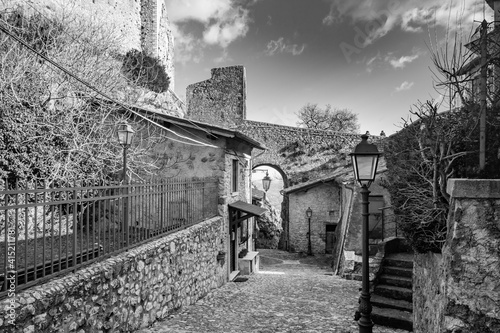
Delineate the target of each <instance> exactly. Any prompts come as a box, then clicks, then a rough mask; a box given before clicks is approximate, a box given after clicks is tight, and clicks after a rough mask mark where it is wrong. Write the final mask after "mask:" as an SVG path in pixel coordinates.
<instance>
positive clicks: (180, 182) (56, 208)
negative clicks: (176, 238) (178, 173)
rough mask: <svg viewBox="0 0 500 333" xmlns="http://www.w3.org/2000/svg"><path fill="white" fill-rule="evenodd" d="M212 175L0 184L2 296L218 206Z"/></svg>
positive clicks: (204, 214)
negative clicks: (117, 181) (128, 182)
mask: <svg viewBox="0 0 500 333" xmlns="http://www.w3.org/2000/svg"><path fill="white" fill-rule="evenodd" d="M217 204H218V182H217V179H214V178H202V179H196V180H193V179H169V180H163V181H158V182H151V183H143V184H131V185H119V184H114V185H113V184H106V185H104V184H92V185H89V184H83V185H81V186H79V187H78V186H74V187H67V188H47V186H44V185H42V186H36V187H29V186H26V184H19V183H17V182H16V183H14V184H12V183H10V184H9V183H8V182H4V186H3V188H0V249H1V250H0V286H1V289H0V298H1V297H3V296H5V295H6V294H8V293H9V292H12V291H13V289H14V288H15V290H20V289H25V288H28V287H29V286H32V285H34V284H38V283H40V282H43V281H46V280H47V279H48V278H52V277H54V276H56V275H59V274H63V273H66V272H68V271H75V270H77V269H78V268H79V267H81V266H82V265H86V264H88V263H90V262H93V261H95V260H98V259H102V258H106V257H109V256H111V255H113V254H117V253H119V252H122V251H124V250H126V249H128V248H130V247H132V246H136V245H138V244H141V243H144V242H146V241H148V240H151V239H153V238H156V237H158V236H160V235H165V234H167V233H171V232H174V231H177V230H180V229H183V228H186V227H188V226H191V225H193V224H196V223H198V222H201V221H203V220H206V219H208V218H211V217H214V216H216V215H217V214H218V210H217Z"/></svg>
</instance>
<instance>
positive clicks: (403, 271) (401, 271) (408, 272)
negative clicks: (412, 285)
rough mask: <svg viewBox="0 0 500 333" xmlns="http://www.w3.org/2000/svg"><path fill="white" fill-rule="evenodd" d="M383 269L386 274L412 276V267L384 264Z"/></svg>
mask: <svg viewBox="0 0 500 333" xmlns="http://www.w3.org/2000/svg"><path fill="white" fill-rule="evenodd" d="M383 270H384V273H385V274H388V275H395V276H403V277H410V278H411V277H412V276H413V269H412V268H403V267H391V266H384V267H383Z"/></svg>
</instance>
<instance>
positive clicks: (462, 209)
mask: <svg viewBox="0 0 500 333" xmlns="http://www.w3.org/2000/svg"><path fill="white" fill-rule="evenodd" d="M448 193H449V194H450V196H451V201H450V214H449V216H448V228H447V229H448V230H447V231H448V235H447V239H446V243H445V245H444V246H443V251H442V253H443V254H442V256H438V255H434V254H425V255H417V256H416V260H415V265H414V281H413V282H414V283H413V287H414V296H413V309H414V310H413V315H414V327H415V332H421V333H424V332H425V333H433V332H439V333H441V332H443V333H451V332H467V333H479V332H481V333H483V332H484V333H487V332H491V333H493V332H495V333H496V332H500V180H498V179H496V180H483V179H474V180H471V179H451V180H449V181H448Z"/></svg>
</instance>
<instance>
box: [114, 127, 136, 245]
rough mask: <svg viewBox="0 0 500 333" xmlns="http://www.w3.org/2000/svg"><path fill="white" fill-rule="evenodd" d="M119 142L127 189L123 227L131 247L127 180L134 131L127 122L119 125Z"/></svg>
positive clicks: (124, 181) (123, 178)
mask: <svg viewBox="0 0 500 333" xmlns="http://www.w3.org/2000/svg"><path fill="white" fill-rule="evenodd" d="M117 136H118V142H119V143H120V145H121V146H122V147H123V177H122V180H123V184H124V185H127V186H126V187H125V196H124V199H123V226H124V229H125V243H126V244H127V247H128V246H129V227H128V192H129V191H128V183H129V182H128V179H127V149H128V147H130V145H131V144H132V137H133V136H134V130H133V129H132V126H130V125H129V124H128V123H127V122H126V121H125V122H123V123H121V124H119V125H118V131H117Z"/></svg>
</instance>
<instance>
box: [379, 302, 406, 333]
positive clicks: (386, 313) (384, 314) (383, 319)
mask: <svg viewBox="0 0 500 333" xmlns="http://www.w3.org/2000/svg"><path fill="white" fill-rule="evenodd" d="M372 320H373V322H374V323H375V325H379V326H386V327H392V328H398V329H403V330H407V331H410V332H412V331H413V314H412V313H411V312H407V311H401V310H396V309H387V308H379V307H373V310H372Z"/></svg>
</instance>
